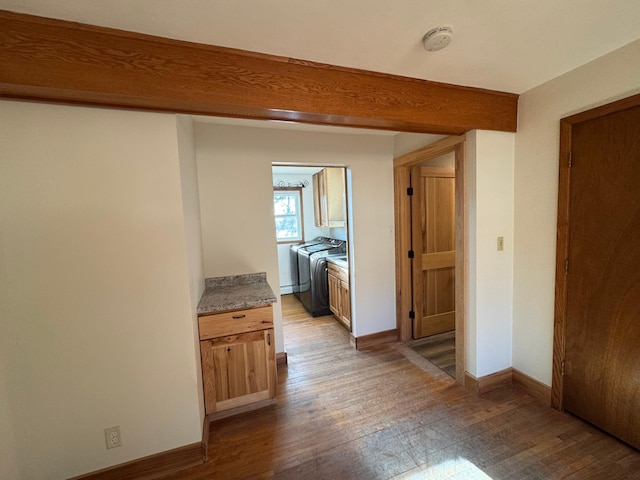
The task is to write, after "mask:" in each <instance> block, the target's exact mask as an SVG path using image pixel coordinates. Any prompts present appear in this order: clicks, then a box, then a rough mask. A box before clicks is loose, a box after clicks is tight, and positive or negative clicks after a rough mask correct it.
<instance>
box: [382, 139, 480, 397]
mask: <svg viewBox="0 0 640 480" xmlns="http://www.w3.org/2000/svg"><path fill="white" fill-rule="evenodd" d="M465 139H466V138H465V135H459V136H450V137H446V138H443V139H442V140H439V141H437V142H435V143H432V144H430V145H427V146H426V147H423V148H420V149H418V150H414V151H413V152H409V153H407V154H405V155H402V156H400V157H398V158H395V159H394V160H393V184H394V185H393V186H394V189H393V190H394V194H393V202H394V213H393V216H394V220H395V243H396V249H395V256H396V325H397V329H398V337H399V339H400V340H401V341H405V340H409V339H411V331H412V319H411V318H410V317H409V312H410V311H411V310H412V309H413V301H412V281H413V279H412V278H411V260H410V259H409V256H408V252H409V250H411V222H410V219H411V203H410V198H409V196H408V195H407V189H408V188H409V187H410V186H411V178H410V172H411V167H413V166H415V165H419V164H421V163H423V162H425V161H428V160H432V159H434V158H436V157H439V156H441V155H444V154H447V153H451V152H454V154H455V175H456V178H455V202H456V206H455V212H456V213H455V215H456V219H455V232H456V240H455V245H456V262H455V309H456V317H455V318H456V321H455V331H456V382H458V383H459V384H461V385H464V381H465V379H464V377H465V370H466V363H465V360H466V359H465V352H466V334H465V325H466V318H467V296H468V284H467V279H468V273H467V272H468V269H469V254H468V250H467V248H466V245H467V243H468V238H467V218H468V205H467V195H466V188H465V185H466V182H465V158H464V147H465Z"/></svg>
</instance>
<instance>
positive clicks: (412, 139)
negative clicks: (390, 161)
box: [393, 132, 446, 158]
mask: <svg viewBox="0 0 640 480" xmlns="http://www.w3.org/2000/svg"><path fill="white" fill-rule="evenodd" d="M445 137H446V135H428V134H424V133H406V132H405V133H398V134H397V135H395V137H394V139H393V156H394V158H397V157H401V156H402V155H404V154H405V153H409V152H413V151H414V150H417V149H419V148H422V147H425V146H427V145H429V144H431V143H433V142H436V141H438V140H441V139H443V138H445Z"/></svg>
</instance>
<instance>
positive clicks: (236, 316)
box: [232, 313, 246, 318]
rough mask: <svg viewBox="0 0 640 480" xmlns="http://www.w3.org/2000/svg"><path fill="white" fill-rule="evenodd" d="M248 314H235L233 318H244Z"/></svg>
mask: <svg viewBox="0 0 640 480" xmlns="http://www.w3.org/2000/svg"><path fill="white" fill-rule="evenodd" d="M244 317H246V315H245V314H244V313H243V314H242V315H234V316H233V317H232V318H244Z"/></svg>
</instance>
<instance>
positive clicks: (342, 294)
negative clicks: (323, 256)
mask: <svg viewBox="0 0 640 480" xmlns="http://www.w3.org/2000/svg"><path fill="white" fill-rule="evenodd" d="M328 265H329V275H328V278H329V308H330V309H331V312H332V313H333V315H334V316H335V317H336V319H338V321H339V322H340V323H342V324H343V325H344V326H345V327H346V328H347V330H349V331H351V296H350V295H349V273H348V271H347V270H345V269H344V268H340V267H338V266H337V265H335V264H333V263H330V262H329V264H328Z"/></svg>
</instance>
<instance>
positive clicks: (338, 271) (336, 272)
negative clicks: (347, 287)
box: [327, 262, 349, 283]
mask: <svg viewBox="0 0 640 480" xmlns="http://www.w3.org/2000/svg"><path fill="white" fill-rule="evenodd" d="M327 265H329V273H330V274H331V275H333V276H334V277H338V278H339V279H340V280H342V281H343V282H347V283H349V273H348V272H347V270H345V269H344V268H340V267H338V266H337V265H335V264H333V263H331V262H327Z"/></svg>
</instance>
